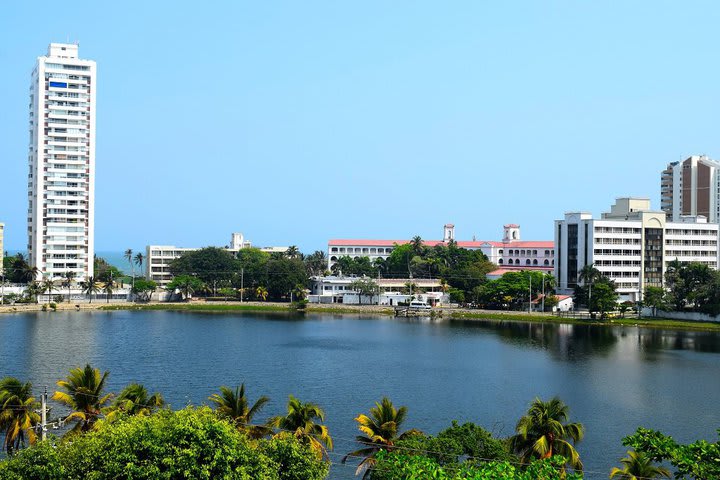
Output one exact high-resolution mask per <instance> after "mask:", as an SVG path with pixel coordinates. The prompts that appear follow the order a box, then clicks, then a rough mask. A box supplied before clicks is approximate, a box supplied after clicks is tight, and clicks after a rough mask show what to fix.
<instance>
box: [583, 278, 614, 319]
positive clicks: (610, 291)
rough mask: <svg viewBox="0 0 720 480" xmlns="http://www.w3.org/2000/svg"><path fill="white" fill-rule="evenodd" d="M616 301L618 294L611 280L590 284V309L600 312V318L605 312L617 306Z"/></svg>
mask: <svg viewBox="0 0 720 480" xmlns="http://www.w3.org/2000/svg"><path fill="white" fill-rule="evenodd" d="M617 301H618V294H617V292H616V291H615V284H614V283H613V282H598V283H596V284H595V285H593V286H592V296H591V297H590V311H591V312H600V318H604V317H605V315H606V314H607V312H612V311H614V310H615V309H616V308H617V306H618V303H617Z"/></svg>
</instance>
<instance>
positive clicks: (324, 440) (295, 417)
mask: <svg viewBox="0 0 720 480" xmlns="http://www.w3.org/2000/svg"><path fill="white" fill-rule="evenodd" d="M316 419H319V420H320V421H321V422H324V421H325V412H323V411H322V409H321V408H320V407H319V406H318V405H316V404H314V403H310V402H307V403H303V402H301V401H300V400H298V399H297V398H295V397H293V396H292V395H290V399H289V400H288V407H287V415H285V416H278V417H273V418H271V419H270V420H269V421H268V425H269V426H271V427H275V428H280V429H283V430H286V431H288V432H291V433H292V434H293V435H295V436H296V437H297V438H299V439H301V440H303V441H306V442H308V443H309V444H310V446H311V447H312V449H313V450H315V451H316V452H317V454H318V457H320V458H323V457H325V458H327V456H328V455H327V450H332V447H333V442H332V438H331V437H330V433H329V432H328V428H327V427H326V426H325V425H320V424H318V423H315V422H316ZM326 449H327V450H326Z"/></svg>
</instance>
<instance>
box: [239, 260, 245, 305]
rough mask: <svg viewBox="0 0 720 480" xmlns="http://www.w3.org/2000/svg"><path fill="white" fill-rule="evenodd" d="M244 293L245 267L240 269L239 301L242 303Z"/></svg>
mask: <svg viewBox="0 0 720 480" xmlns="http://www.w3.org/2000/svg"><path fill="white" fill-rule="evenodd" d="M244 294H245V269H244V268H241V269H240V303H242V297H243V295H244Z"/></svg>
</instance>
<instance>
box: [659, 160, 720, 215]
mask: <svg viewBox="0 0 720 480" xmlns="http://www.w3.org/2000/svg"><path fill="white" fill-rule="evenodd" d="M660 208H661V209H662V210H663V211H664V212H665V213H666V214H667V218H668V220H669V221H677V219H679V218H680V217H682V216H685V215H691V216H697V215H702V216H703V217H705V218H706V219H707V221H708V222H710V223H718V222H720V162H718V161H716V160H712V159H711V158H709V157H708V156H707V155H693V156H692V157H688V158H687V159H686V160H683V161H682V162H673V163H670V164H669V165H668V166H667V168H666V169H665V170H663V171H662V173H661V174H660Z"/></svg>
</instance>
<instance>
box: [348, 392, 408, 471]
mask: <svg viewBox="0 0 720 480" xmlns="http://www.w3.org/2000/svg"><path fill="white" fill-rule="evenodd" d="M406 415H407V407H400V408H398V409H396V408H395V407H394V406H393V403H392V401H390V399H389V398H387V397H383V399H382V401H380V402H379V403H378V402H375V406H374V407H372V408H370V416H367V415H363V414H360V415H358V416H357V418H356V419H355V421H356V422H358V429H360V431H361V432H362V433H363V435H358V436H357V437H355V438H356V440H357V441H358V442H359V443H360V444H361V445H362V448H360V449H358V450H355V451H354V452H351V453H348V454H347V455H345V456H344V457H343V458H342V463H345V462H346V461H347V459H348V458H350V457H365V458H363V460H362V461H361V462H360V464H359V465H358V467H357V470H356V471H355V475H359V474H360V473H361V472H363V471H364V472H365V474H364V475H363V478H367V477H369V475H370V472H371V467H372V466H374V465H375V463H376V460H375V454H376V453H377V452H379V451H380V450H392V447H393V445H395V442H396V441H398V440H404V439H405V438H407V437H409V436H411V435H420V434H422V432H420V431H419V430H415V429H412V430H408V431H406V432H403V433H401V434H398V432H399V430H400V426H401V425H402V423H403V422H404V421H405V416H406Z"/></svg>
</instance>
